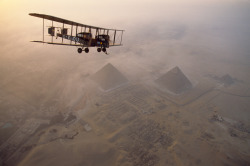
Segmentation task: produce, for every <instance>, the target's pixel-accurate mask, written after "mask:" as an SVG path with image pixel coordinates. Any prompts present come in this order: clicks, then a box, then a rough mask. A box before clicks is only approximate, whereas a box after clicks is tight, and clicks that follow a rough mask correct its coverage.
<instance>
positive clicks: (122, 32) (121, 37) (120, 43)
mask: <svg viewBox="0 0 250 166" xmlns="http://www.w3.org/2000/svg"><path fill="white" fill-rule="evenodd" d="M122 35H123V31H122ZM120 44H122V36H121V42H120Z"/></svg>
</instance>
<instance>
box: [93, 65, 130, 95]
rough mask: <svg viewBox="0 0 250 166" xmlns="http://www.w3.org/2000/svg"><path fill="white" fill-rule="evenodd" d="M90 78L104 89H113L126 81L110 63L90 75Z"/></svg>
mask: <svg viewBox="0 0 250 166" xmlns="http://www.w3.org/2000/svg"><path fill="white" fill-rule="evenodd" d="M91 79H92V80H94V81H95V82H96V83H97V84H99V85H100V87H101V88H102V89H104V90H109V89H113V88H116V87H118V86H120V85H122V84H124V83H126V82H128V79H127V78H126V77H125V76H123V75H122V73H121V72H119V71H118V70H117V69H116V68H115V67H114V66H113V65H112V64H110V63H108V64H107V65H105V66H104V67H103V68H102V69H100V70H99V71H97V72H96V73H95V74H94V75H93V76H91Z"/></svg>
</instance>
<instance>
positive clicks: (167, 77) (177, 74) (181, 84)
mask: <svg viewBox="0 0 250 166" xmlns="http://www.w3.org/2000/svg"><path fill="white" fill-rule="evenodd" d="M155 82H156V83H157V84H159V85H160V86H161V87H163V88H166V89H167V90H169V91H170V92H173V93H175V94H180V93H182V92H184V91H186V90H188V89H191V88H192V84H191V82H190V81H189V80H188V78H187V77H186V76H185V75H184V74H183V72H182V71H181V70H180V69H179V68H178V67H177V66H176V67H174V68H173V69H171V70H170V71H168V72H167V73H166V74H164V75H163V76H161V77H160V78H158V79H157V80H156V81H155Z"/></svg>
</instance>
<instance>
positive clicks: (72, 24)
mask: <svg viewBox="0 0 250 166" xmlns="http://www.w3.org/2000/svg"><path fill="white" fill-rule="evenodd" d="M72 33H73V24H72V25H71V36H72ZM71 43H72V40H70V44H71Z"/></svg>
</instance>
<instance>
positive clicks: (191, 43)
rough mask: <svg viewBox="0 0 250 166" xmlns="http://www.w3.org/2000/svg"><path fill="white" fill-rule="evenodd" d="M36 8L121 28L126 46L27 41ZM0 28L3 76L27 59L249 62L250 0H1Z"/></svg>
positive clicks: (36, 33) (37, 30)
mask: <svg viewBox="0 0 250 166" xmlns="http://www.w3.org/2000/svg"><path fill="white" fill-rule="evenodd" d="M34 12H35V13H41V14H48V15H53V16H57V17H61V18H65V19H69V20H73V21H77V22H80V23H84V24H89V25H94V26H101V27H107V28H117V29H125V30H126V31H125V34H124V42H123V43H124V46H123V47H117V48H112V49H110V50H109V52H110V53H111V56H110V57H107V56H100V54H98V53H96V50H95V49H91V50H90V54H88V55H87V56H85V55H82V56H79V55H78V53H77V51H76V48H75V47H61V46H49V45H43V44H37V43H30V42H29V41H30V40H41V39H42V20H41V19H38V18H35V17H31V16H29V15H28V14H29V13H34ZM0 30H1V31H0V36H1V38H0V45H1V46H0V59H1V62H0V63H2V64H1V67H0V68H1V73H2V77H5V76H7V75H6V74H7V73H8V75H9V71H10V70H12V68H14V66H16V65H19V66H21V67H19V68H25V66H29V65H30V62H32V63H33V62H34V63H39V62H43V63H42V64H40V65H41V66H43V64H44V63H46V64H48V63H51V66H54V65H56V64H57V65H59V64H61V65H62V66H63V65H64V64H65V63H69V60H70V61H72V63H73V62H74V63H79V64H81V63H83V64H84V63H87V62H89V63H91V62H93V63H95V61H100V62H102V61H103V64H104V63H105V62H106V61H113V62H115V60H119V59H120V60H121V62H117V63H122V62H125V61H128V62H131V63H132V62H133V63H134V64H135V66H138V67H142V68H147V69H150V66H151V67H152V66H159V65H160V64H162V63H163V64H164V62H166V63H169V62H170V61H171V62H172V65H183V66H184V67H185V66H186V67H188V66H192V65H194V64H195V61H198V60H203V61H204V63H205V62H206V63H210V62H212V61H213V60H221V59H223V60H225V61H227V60H228V61H237V59H241V58H243V60H242V61H241V63H243V64H246V63H247V64H249V63H248V62H249V58H247V57H250V56H249V52H250V44H249V43H250V39H249V38H250V37H249V36H250V1H249V0H220V1H219V0H202V1H201V0H168V1H167V0H137V1H135V0H123V1H117V0H103V1H93V0H71V1H61V0H53V1H51V0H40V1H38V0H36V1H34V0H22V1H19V0H0ZM91 55H94V56H91ZM45 56H46V58H45ZM183 56H184V58H183ZM141 57H147V58H141ZM180 57H181V58H180ZM239 57H241V58H239ZM131 58H132V59H131ZM213 58H215V59H213ZM244 58H247V60H246V59H244ZM42 59H43V61H42ZM65 59H66V60H65ZM184 62H185V64H184ZM144 64H145V66H144V67H143V65H144ZM196 64H197V65H198V64H199V63H197V62H196ZM200 64H202V63H200ZM36 65H37V64H36ZM202 65H203V64H202ZM202 65H201V66H202ZM207 65H208V64H207ZM30 66H32V65H30ZM163 66H164V65H163ZM7 68H8V69H7ZM31 68H32V67H31ZM59 68H60V67H59ZM13 70H14V69H13ZM225 71H226V69H225Z"/></svg>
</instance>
